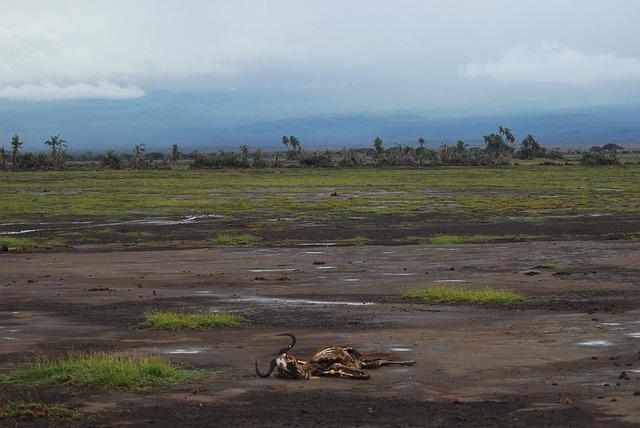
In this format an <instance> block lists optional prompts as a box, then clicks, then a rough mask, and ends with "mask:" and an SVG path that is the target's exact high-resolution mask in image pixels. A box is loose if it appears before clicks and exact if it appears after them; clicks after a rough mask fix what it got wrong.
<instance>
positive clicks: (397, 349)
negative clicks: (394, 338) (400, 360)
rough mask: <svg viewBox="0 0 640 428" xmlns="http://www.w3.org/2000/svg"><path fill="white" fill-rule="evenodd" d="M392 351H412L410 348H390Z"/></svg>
mask: <svg viewBox="0 0 640 428" xmlns="http://www.w3.org/2000/svg"><path fill="white" fill-rule="evenodd" d="M391 350H392V351H394V352H409V351H413V349H412V348H391Z"/></svg>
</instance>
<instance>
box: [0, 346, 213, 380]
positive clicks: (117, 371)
mask: <svg viewBox="0 0 640 428" xmlns="http://www.w3.org/2000/svg"><path fill="white" fill-rule="evenodd" d="M201 374H202V373H200V372H198V371H189V370H183V369H180V368H176V367H174V366H173V365H172V364H171V363H170V362H169V361H168V360H166V359H164V358H162V357H157V356H146V355H120V354H108V353H101V352H96V353H87V354H74V355H71V356H68V357H66V358H61V359H48V358H41V359H39V360H38V361H36V363H35V364H34V366H33V367H31V368H27V369H23V370H17V371H14V372H11V373H9V374H8V375H6V376H4V377H2V378H0V382H2V383H8V384H14V385H26V386H41V385H78V386H98V387H105V388H142V387H147V386H154V385H167V384H172V383H177V382H183V381H188V380H192V379H197V378H198V377H200V376H201Z"/></svg>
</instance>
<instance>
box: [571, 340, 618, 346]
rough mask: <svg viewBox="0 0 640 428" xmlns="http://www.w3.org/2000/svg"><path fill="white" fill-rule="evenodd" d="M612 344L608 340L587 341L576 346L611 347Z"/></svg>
mask: <svg viewBox="0 0 640 428" xmlns="http://www.w3.org/2000/svg"><path fill="white" fill-rule="evenodd" d="M612 345H613V342H610V341H608V340H587V341H584V342H580V343H578V346H612Z"/></svg>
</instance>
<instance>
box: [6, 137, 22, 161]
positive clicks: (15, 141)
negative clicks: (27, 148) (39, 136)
mask: <svg viewBox="0 0 640 428" xmlns="http://www.w3.org/2000/svg"><path fill="white" fill-rule="evenodd" d="M3 148H4V147H3ZM21 148H22V141H20V137H19V136H18V135H14V136H13V137H11V162H12V163H13V167H14V168H17V167H18V154H19V153H20V150H21Z"/></svg>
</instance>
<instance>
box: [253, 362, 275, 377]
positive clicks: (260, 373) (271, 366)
mask: <svg viewBox="0 0 640 428" xmlns="http://www.w3.org/2000/svg"><path fill="white" fill-rule="evenodd" d="M276 365H277V364H276V360H275V358H274V359H273V360H271V364H269V370H267V371H266V372H265V373H262V372H261V371H260V369H259V368H258V359H257V358H256V374H257V375H258V376H259V377H262V378H265V377H269V376H271V373H273V369H275V368H276Z"/></svg>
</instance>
